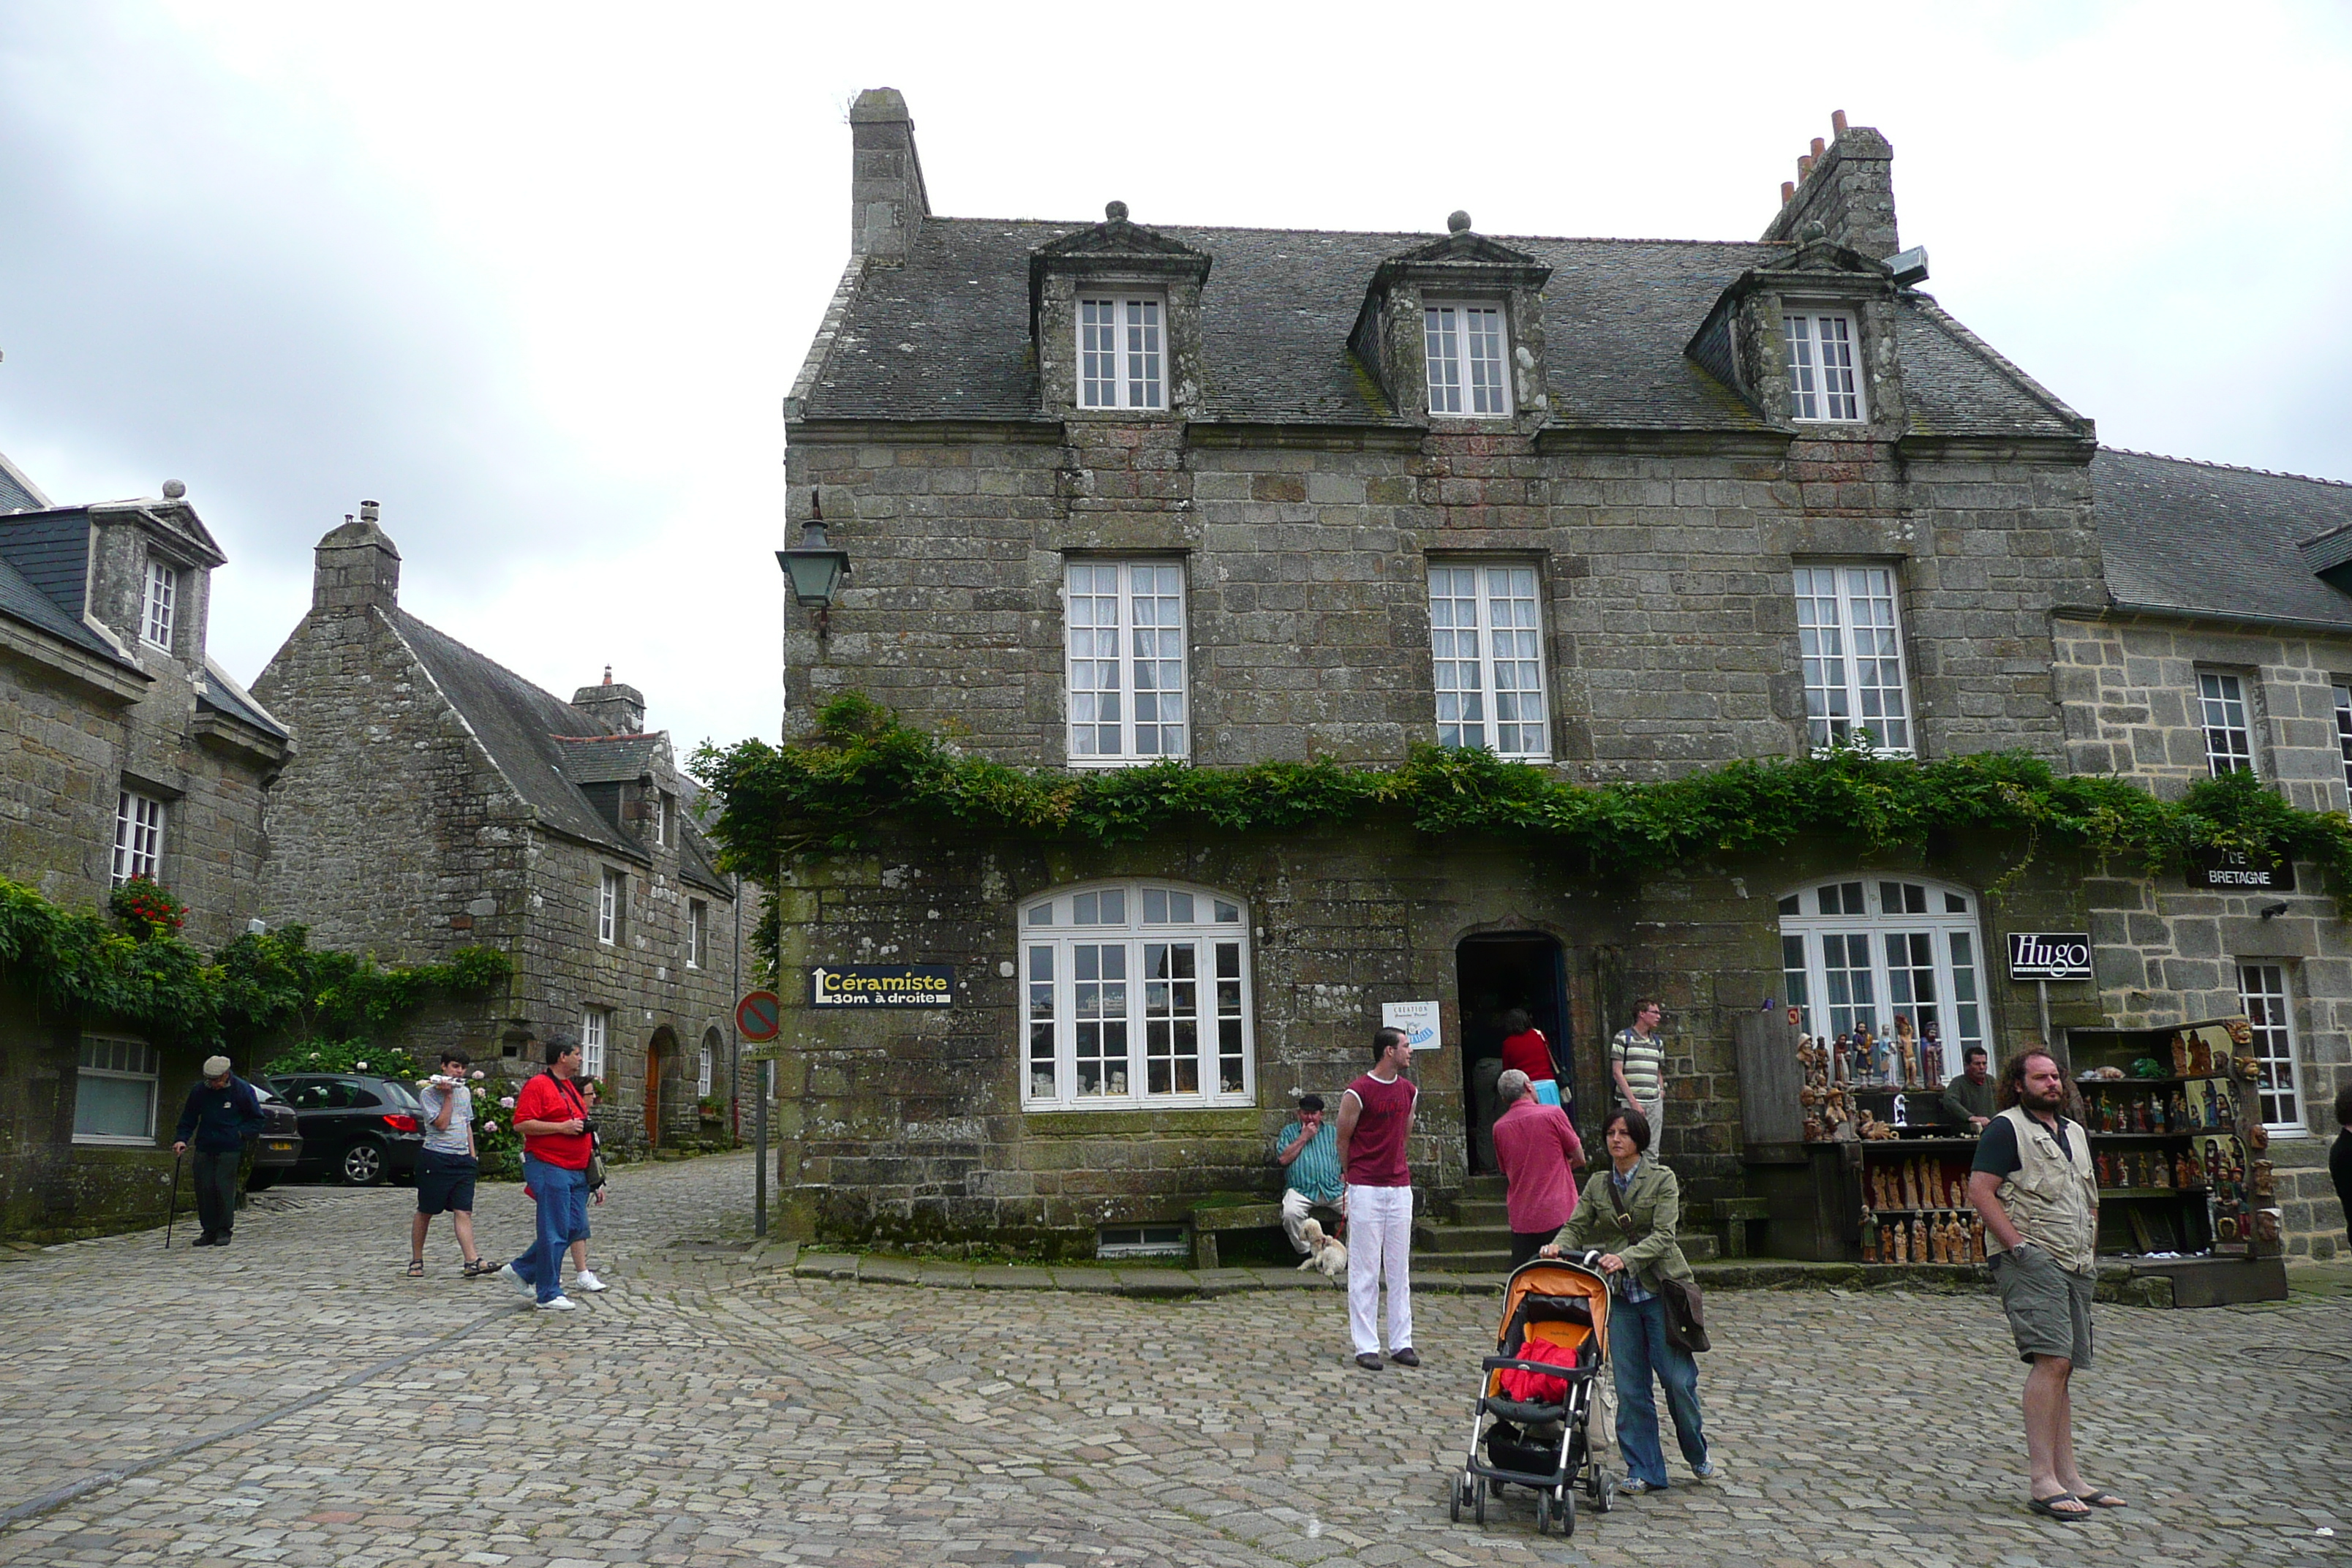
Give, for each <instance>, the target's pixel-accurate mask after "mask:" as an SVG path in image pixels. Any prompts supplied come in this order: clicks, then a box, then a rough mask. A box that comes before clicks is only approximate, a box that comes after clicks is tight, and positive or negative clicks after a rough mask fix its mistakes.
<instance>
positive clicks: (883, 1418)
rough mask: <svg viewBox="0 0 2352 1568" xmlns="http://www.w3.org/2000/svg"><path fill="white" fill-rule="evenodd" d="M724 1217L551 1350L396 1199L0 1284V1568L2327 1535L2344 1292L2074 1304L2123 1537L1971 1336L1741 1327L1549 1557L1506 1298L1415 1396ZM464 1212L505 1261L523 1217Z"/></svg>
mask: <svg viewBox="0 0 2352 1568" xmlns="http://www.w3.org/2000/svg"><path fill="white" fill-rule="evenodd" d="M751 1184H752V1167H751V1162H750V1159H749V1157H748V1156H743V1155H736V1156H726V1157H719V1158H710V1159H704V1160H699V1161H695V1162H690V1163H679V1164H670V1165H654V1166H634V1167H626V1168H623V1169H621V1170H619V1171H618V1172H616V1173H615V1176H614V1183H613V1187H612V1192H613V1202H612V1203H611V1204H609V1205H606V1206H605V1207H604V1208H603V1209H601V1210H599V1211H596V1214H595V1216H594V1217H595V1223H596V1226H597V1236H596V1239H595V1242H594V1244H593V1247H594V1262H595V1266H596V1267H597V1268H598V1269H599V1270H600V1271H601V1272H603V1273H604V1277H605V1278H606V1279H608V1280H609V1281H610V1282H611V1285H612V1289H610V1290H609V1291H608V1292H607V1293H606V1294H604V1295H603V1296H600V1297H596V1298H593V1300H588V1301H586V1302H584V1303H583V1305H584V1306H585V1310H582V1311H579V1312H576V1313H572V1314H570V1315H568V1316H567V1315H557V1314H546V1313H534V1312H530V1311H528V1310H523V1308H522V1303H521V1301H520V1298H519V1297H518V1296H517V1295H516V1294H515V1293H514V1292H513V1291H512V1290H511V1289H509V1287H508V1286H506V1285H503V1284H500V1283H498V1282H495V1281H484V1282H479V1283H468V1282H467V1281H464V1280H461V1279H458V1278H457V1272H456V1270H457V1256H456V1251H455V1247H454V1246H453V1245H452V1244H451V1243H450V1242H449V1241H448V1240H447V1238H446V1232H444V1233H442V1234H441V1235H438V1236H436V1238H435V1247H434V1255H433V1259H432V1265H433V1270H434V1272H433V1273H432V1275H431V1276H429V1277H428V1278H426V1279H422V1280H409V1279H404V1278H402V1277H401V1272H400V1270H401V1267H402V1265H403V1264H404V1262H405V1259H406V1251H407V1248H406V1226H407V1212H408V1210H409V1208H410V1205H411V1198H410V1194H408V1193H407V1192H405V1191H404V1190H401V1189H380V1190H376V1191H366V1192H346V1191H341V1190H336V1189H331V1188H321V1187H301V1186H297V1187H289V1188H284V1189H280V1190H278V1191H276V1192H272V1193H270V1194H263V1195H262V1196H261V1197H259V1198H257V1200H256V1202H255V1204H254V1206H253V1207H252V1209H251V1210H250V1211H248V1212H247V1214H246V1215H245V1216H244V1217H243V1219H242V1221H241V1223H240V1224H239V1226H238V1228H237V1235H236V1244H235V1246H234V1247H231V1248H229V1249H227V1250H226V1251H218V1252H201V1251H199V1252H190V1251H186V1250H184V1248H183V1247H181V1246H174V1247H173V1249H172V1250H171V1251H169V1252H166V1251H165V1250H164V1249H163V1237H162V1234H161V1233H160V1232H156V1233H148V1234H144V1235H139V1236H131V1237H115V1238H110V1239H107V1240H102V1241H95V1242H88V1243H82V1244H79V1245H76V1246H71V1247H60V1248H56V1249H52V1250H47V1251H38V1252H20V1253H16V1254H14V1255H11V1258H10V1260H9V1261H7V1262H6V1263H5V1264H0V1306H5V1321H6V1323H7V1325H8V1341H7V1342H8V1353H7V1355H6V1356H5V1358H4V1359H0V1453H5V1455H6V1456H7V1466H6V1469H5V1476H0V1508H5V1509H6V1510H12V1511H11V1512H10V1514H9V1518H10V1520H11V1522H10V1523H9V1524H8V1525H7V1526H6V1528H5V1531H0V1563H110V1564H111V1563H175V1564H189V1565H195V1564H204V1563H289V1564H312V1563H316V1564H330V1563H332V1564H351V1565H355V1568H360V1565H368V1564H375V1563H486V1564H513V1565H515V1568H542V1565H546V1568H584V1565H590V1564H620V1563H679V1564H701V1563H743V1562H765V1563H831V1564H840V1565H843V1568H849V1565H854V1564H866V1563H971V1564H992V1563H1040V1564H1051V1563H1061V1564H1102V1565H1105V1568H1108V1565H1115V1564H1129V1563H1133V1564H1159V1563H1188V1564H1189V1563H1202V1564H1209V1563H1214V1564H1260V1563H1265V1564H1272V1563H1317V1562H1327V1561H1328V1562H1349V1563H1415V1564H1417V1563H1448V1564H1454V1563H1525V1562H1562V1563H1568V1562H1573V1563H1662V1564H1663V1563H1675V1564H1686V1563H1699V1564H1718V1563H1719V1564H1725V1565H1730V1564H1741V1565H1748V1564H1780V1563H1788V1564H1795V1563H1839V1562H1847V1563H1873V1564H1885V1563H1906V1564H1941V1563H2041V1562H2050V1561H2059V1560H2070V1561H2074V1562H2079V1563H2178V1564H2181V1565H2183V1568H2191V1565H2194V1568H2221V1565H2222V1564H2230V1563H2322V1562H2335V1561H2340V1560H2341V1556H2340V1552H2341V1544H2340V1543H2342V1542H2346V1541H2347V1540H2352V1482H2347V1479H2345V1477H2344V1475H2343V1473H2342V1467H2341V1457H2342V1455H2343V1454H2344V1452H2345V1451H2346V1447H2347V1436H2352V1415H2347V1407H2348V1406H2352V1299H2348V1298H2338V1297H2312V1296H2304V1295H2299V1296H2298V1297H2297V1298H2296V1299H2295V1300H2293V1301H2291V1302H2289V1303H2287V1304H2285V1305H2284V1306H2279V1307H2273V1308H2265V1309H2259V1310H2221V1311H2205V1312H2188V1311H2181V1312H2170V1311H2150V1310H2130V1309H2123V1308H2110V1309H2103V1310H2102V1314H2101V1318H2100V1325H2099V1326H2100V1332H2101V1342H2100V1352H2101V1363H2100V1367H2099V1369H2098V1371H2097V1372H2096V1373H2095V1374H2092V1375H2091V1376H2089V1377H2088V1379H2087V1385H2086V1386H2085V1387H2084V1394H2086V1395H2087V1398H2086V1399H2085V1401H2084V1404H2083V1405H2082V1406H2081V1407H2080V1408H2079V1410H2078V1423H2079V1426H2080V1431H2081V1441H2082V1445H2083V1447H2084V1452H2085V1454H2086V1455H2087V1456H2089V1462H2086V1464H2085V1469H2086V1471H2087V1472H2088V1473H2090V1474H2091V1475H2092V1476H2093V1477H2094V1478H2095V1479H2098V1480H2100V1481H2103V1482H2105V1483H2106V1484H2107V1485H2109V1486H2110V1487H2111V1488H2112V1489H2116V1490H2117V1491H2120V1492H2124V1493H2126V1494H2128V1495H2129V1496H2130V1497H2131V1498H2132V1499H2133V1500H2134V1501H2135V1502H2136V1503H2137V1505H2138V1506H2136V1507H2134V1508H2133V1509H2131V1510H2127V1511H2125V1512H2122V1513H2120V1514H2117V1515H2114V1516H2110V1517H2104V1518H2101V1519H2099V1520H2097V1521H2094V1522H2092V1523H2088V1524H2085V1525H2082V1526H2079V1527H2071V1528H2070V1527H2060V1526H2054V1525H2051V1524H2047V1523H2043V1522H2041V1521H2035V1520H2033V1519H2031V1518H2029V1517H2028V1516H2027V1515H2026V1514H2025V1513H2024V1512H2023V1510H2021V1508H2020V1506H2019V1500H2020V1499H2021V1495H2022V1482H2021V1476H2020V1473H2019V1454H2018V1449H2019V1447H2020V1443H2019V1437H2018V1421H2017V1415H2016V1405H2015V1398H2016V1393H2017V1389H2018V1385H2019V1379H2020V1373H2019V1369H2018V1366H2017V1363H2016V1362H2015V1360H2014V1359H2013V1357H2012V1356H2011V1354H2010V1352H2009V1349H2008V1345H2007V1342H2006V1334H2005V1331H2004V1330H2003V1327H2002V1324H2001V1321H2000V1313H1999V1311H1998V1310H1996V1309H1995V1307H1994V1305H1993V1303H1992V1301H1991V1300H1990V1298H1986V1297H1967V1296H1963V1297H1956V1298H1943V1297H1919V1296H1906V1295H1897V1294H1892V1293H1888V1294H1871V1295H1863V1296H1841V1295H1837V1294H1832V1293H1828V1292H1792V1293H1748V1294H1730V1293H1726V1294H1724V1295H1722V1296H1721V1297H1720V1298H1719V1299H1718V1300H1717V1302H1716V1303H1715V1305H1714V1312H1715V1314H1716V1317H1717V1323H1718V1326H1717V1331H1716V1339H1717V1350H1716V1351H1715V1352H1714V1353H1712V1354H1710V1355H1709V1356H1707V1357H1706V1360H1705V1362H1704V1363H1703V1368H1704V1370H1703V1379H1702V1384H1701V1389H1702V1394H1703V1397H1704V1399H1705V1401H1706V1414H1707V1418H1708V1421H1709V1425H1710V1427H1711V1430H1712V1433H1713V1436H1714V1438H1715V1441H1716V1443H1717V1458H1718V1460H1719V1461H1721V1462H1722V1463H1723V1467H1724V1475H1723V1477H1722V1478H1721V1479H1719V1480H1717V1481H1716V1482H1714V1483H1712V1484H1707V1485H1696V1484H1689V1483H1688V1478H1687V1477H1686V1475H1685V1474H1684V1473H1683V1472H1682V1471H1681V1470H1680V1468H1679V1467H1677V1468H1675V1488H1674V1489H1672V1490H1671V1491H1669V1492H1667V1493H1666V1494H1664V1495H1663V1496H1657V1497H1650V1498H1643V1499H1636V1500H1625V1501H1622V1502H1621V1503H1620V1504H1619V1506H1618V1508H1617V1510H1616V1511H1615V1512H1613V1513H1612V1514H1610V1515H1608V1516H1607V1517H1605V1518H1598V1519H1596V1518H1592V1517H1591V1516H1586V1517H1584V1518H1583V1519H1582V1520H1581V1521H1580V1528H1579V1531H1578V1533H1577V1535H1576V1536H1575V1537H1574V1538H1573V1539H1572V1540H1569V1541H1562V1540H1559V1539H1558V1538H1549V1539H1539V1538H1538V1536H1537V1535H1536V1533H1535V1531H1534V1523H1533V1512H1532V1509H1531V1507H1530V1505H1529V1503H1528V1500H1527V1499H1526V1497H1525V1494H1517V1495H1516V1496H1515V1497H1514V1499H1513V1500H1512V1501H1511V1502H1510V1503H1509V1505H1508V1506H1507V1507H1506V1508H1504V1509H1503V1510H1501V1512H1500V1514H1499V1516H1497V1515H1496V1513H1495V1512H1493V1511H1491V1510H1490V1513H1489V1516H1488V1523H1487V1524H1486V1527H1485V1528H1484V1529H1480V1528H1478V1527H1476V1526H1474V1525H1472V1524H1470V1523H1467V1522H1465V1523H1463V1524H1461V1525H1455V1524H1453V1523H1451V1522H1449V1521H1448V1520H1447V1517H1446V1506H1445V1502H1446V1482H1447V1478H1448V1476H1449V1475H1450V1473H1451V1470H1452V1468H1453V1467H1454V1465H1456V1464H1458V1462H1459V1454H1460V1444H1461V1442H1462V1440H1463V1437H1464V1433H1465V1409H1466V1404H1467V1399H1468V1395H1469V1393H1470V1389H1471V1385H1472V1384H1473V1382H1474V1379H1475V1357H1476V1356H1477V1355H1478V1354H1479V1353H1480V1352H1481V1351H1482V1349H1483V1344H1482V1342H1484V1341H1485V1340H1486V1338H1487V1337H1488V1335H1489V1334H1490V1332H1491V1318H1492V1313H1493V1310H1494V1301H1493V1299H1492V1298H1491V1297H1486V1296H1482V1295H1477V1294H1431V1295H1428V1296H1426V1297H1424V1298H1423V1299H1422V1300H1421V1301H1420V1304H1419V1307H1418V1313H1419V1317H1420V1320H1421V1323H1422V1325H1423V1327H1422V1328H1421V1330H1420V1332H1419V1335H1418V1337H1419V1339H1420V1341H1421V1349H1422V1350H1423V1354H1424V1355H1425V1357H1426V1364H1425V1365H1424V1366H1423V1368H1422V1369H1421V1370H1420V1371H1418V1372H1405V1371H1401V1370H1394V1369H1391V1370H1390V1371H1387V1372H1383V1373H1380V1374H1378V1375H1368V1374H1365V1373H1360V1372H1358V1371H1356V1370H1355V1369H1353V1368H1352V1367H1350V1366H1348V1365H1345V1364H1343V1360H1342V1354H1341V1352H1342V1351H1343V1350H1344V1348H1345V1346H1344V1338H1345V1335H1344V1327H1343V1321H1342V1310H1341V1303H1340V1299H1339V1295H1338V1294H1337V1292H1336V1291H1331V1290H1314V1289H1284V1290H1264V1291H1259V1290H1251V1291H1244V1292H1241V1293H1237V1294H1234V1295H1228V1296H1223V1297H1221V1298H1217V1299H1214V1300H1183V1301H1156V1300H1132V1299H1128V1298H1124V1297H1119V1296H1116V1295H1107V1294H1101V1293H1094V1292H1069V1291H1058V1290H1003V1289H938V1288H926V1287H921V1286H913V1287H908V1286H892V1285H884V1284H858V1283H844V1282H835V1281H827V1280H822V1279H804V1278H796V1277H795V1276H794V1275H793V1272H792V1261H793V1258H792V1253H791V1251H790V1249H789V1248H784V1247H770V1248H766V1249H763V1250H758V1251H751V1252H747V1251H746V1250H744V1249H742V1248H740V1247H730V1246H729V1245H727V1244H730V1243H737V1244H740V1243H741V1242H743V1241H746V1240H747V1239H748V1238H749V1235H750V1228H751V1222H750V1213H751ZM484 1194H485V1196H484V1202H483V1209H482V1214H481V1215H480V1228H481V1234H482V1236H483V1237H484V1239H485V1241H486V1242H487V1243H488V1244H489V1247H490V1248H491V1250H493V1251H496V1252H511V1251H512V1250H514V1248H515V1247H517V1246H519V1245H520V1242H521V1240H522V1239H523V1237H524V1235H525V1226H526V1224H527V1222H528V1205H527V1204H526V1202H525V1200H524V1199H523V1197H522V1194H521V1193H520V1189H518V1188H516V1187H513V1186H510V1185H495V1186H486V1187H485V1188H484ZM184 1239H185V1237H182V1240H183V1241H184ZM967 1277H968V1276H967ZM1889 1366H1896V1367H1901V1368H1902V1369H1904V1370H1903V1374H1902V1376H1901V1378H1900V1379H1899V1380H1897V1381H1895V1382H1892V1383H1890V1382H1889V1381H1888V1380H1887V1379H1886V1378H1885V1376H1884V1374H1883V1373H1876V1372H1873V1373H1860V1372H1858V1371H1856V1369H1857V1368H1864V1367H1867V1368H1873V1369H1879V1368H1885V1367H1889ZM2333 1531H2342V1532H2343V1533H2341V1534H2337V1533H2330V1532H2333Z"/></svg>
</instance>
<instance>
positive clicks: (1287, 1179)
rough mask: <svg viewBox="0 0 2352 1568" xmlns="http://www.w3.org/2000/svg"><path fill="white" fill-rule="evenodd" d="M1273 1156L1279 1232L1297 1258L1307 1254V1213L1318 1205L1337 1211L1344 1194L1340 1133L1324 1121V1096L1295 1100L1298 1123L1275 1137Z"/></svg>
mask: <svg viewBox="0 0 2352 1568" xmlns="http://www.w3.org/2000/svg"><path fill="white" fill-rule="evenodd" d="M1274 1157H1275V1160H1276V1162H1277V1163H1279V1164H1280V1165H1281V1166H1282V1180H1283V1194H1282V1230H1283V1234H1284V1235H1286V1236H1287V1237H1290V1245H1291V1246H1292V1247H1294V1248H1296V1249H1297V1252H1298V1255H1299V1256H1300V1257H1302V1258H1303V1257H1305V1256H1306V1255H1307V1237H1306V1235H1305V1232H1304V1229H1303V1227H1304V1226H1306V1224H1307V1211H1308V1210H1309V1209H1311V1208H1314V1207H1316V1206H1317V1205H1320V1206H1322V1207H1324V1208H1327V1209H1336V1208H1338V1207H1339V1200H1340V1198H1341V1197H1342V1196H1344V1195H1345V1187H1344V1185H1343V1184H1341V1182H1340V1180H1339V1131H1338V1129H1336V1128H1334V1127H1333V1126H1332V1125H1331V1124H1330V1123H1329V1122H1328V1121H1324V1120H1323V1097H1322V1096H1321V1095H1319V1094H1302V1095H1300V1096H1299V1097H1298V1120H1297V1121H1294V1122H1292V1123H1291V1124H1290V1125H1289V1126H1287V1127H1286V1128H1284V1129H1283V1130H1282V1131H1280V1132H1277V1133H1276V1134H1275V1138H1274Z"/></svg>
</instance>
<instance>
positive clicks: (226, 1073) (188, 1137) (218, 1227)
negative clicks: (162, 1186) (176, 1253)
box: [172, 1057, 267, 1247]
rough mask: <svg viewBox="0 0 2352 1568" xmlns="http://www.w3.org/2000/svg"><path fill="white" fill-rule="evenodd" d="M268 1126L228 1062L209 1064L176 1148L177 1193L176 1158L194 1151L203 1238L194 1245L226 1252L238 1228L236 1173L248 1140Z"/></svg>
mask: <svg viewBox="0 0 2352 1568" xmlns="http://www.w3.org/2000/svg"><path fill="white" fill-rule="evenodd" d="M266 1125H267V1123H266V1122H265V1121H264V1120H263V1118H262V1114H261V1099H260V1097H259V1096H258V1095H257V1094H255V1093H254V1092H253V1086H252V1085H251V1084H249V1083H247V1082H246V1081H245V1080H244V1079H241V1078H239V1077H237V1076H236V1074H235V1073H233V1072H231V1071H230V1070H229V1063H228V1058H226V1057H207V1058H205V1078H204V1081H203V1082H202V1083H199V1084H197V1085H196V1086H195V1087H194V1089H190V1090H188V1102H187V1104H186V1105H184V1106H183V1107H182V1108H181V1110H180V1127H179V1131H177V1132H176V1133H174V1134H173V1136H174V1137H175V1138H176V1139H177V1140H178V1142H174V1143H173V1145H172V1153H173V1158H174V1163H173V1172H172V1191H173V1194H174V1195H175V1197H176V1194H178V1192H179V1167H178V1164H177V1157H178V1156H179V1155H182V1154H184V1153H186V1152H188V1146H189V1144H190V1143H191V1142H193V1143H194V1145H195V1151H196V1168H195V1173H194V1185H195V1189H196V1219H197V1221H198V1223H199V1224H201V1225H202V1226H203V1227H204V1234H203V1235H202V1236H200V1237H197V1238H196V1239H195V1241H194V1243H192V1244H191V1245H193V1246H196V1247H226V1246H227V1245H228V1242H229V1232H230V1231H231V1230H232V1229H234V1228H235V1227H236V1168H237V1165H238V1163H240V1162H241V1161H243V1160H244V1158H245V1144H246V1140H247V1139H249V1138H257V1137H258V1136H260V1134H261V1130H262V1128H263V1127H264V1126H266Z"/></svg>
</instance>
